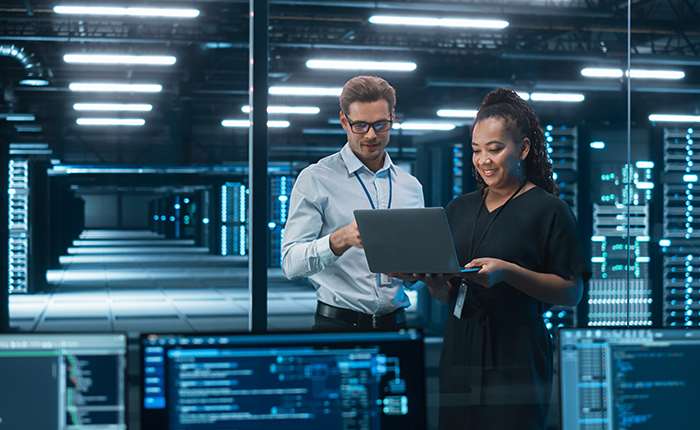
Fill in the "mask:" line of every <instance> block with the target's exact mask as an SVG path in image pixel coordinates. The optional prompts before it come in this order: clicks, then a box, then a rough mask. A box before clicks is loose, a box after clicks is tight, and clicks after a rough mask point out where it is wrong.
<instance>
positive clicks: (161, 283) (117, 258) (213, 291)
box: [10, 230, 316, 332]
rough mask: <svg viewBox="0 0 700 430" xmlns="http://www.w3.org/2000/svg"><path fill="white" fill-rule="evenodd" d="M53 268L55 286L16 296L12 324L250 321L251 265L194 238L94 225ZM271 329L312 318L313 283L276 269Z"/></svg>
mask: <svg viewBox="0 0 700 430" xmlns="http://www.w3.org/2000/svg"><path fill="white" fill-rule="evenodd" d="M60 262H61V269H60V270H50V271H49V272H48V273H47V280H48V281H49V283H50V285H52V286H53V291H52V292H50V293H46V294H32V295H13V296H12V297H11V298H10V318H11V325H12V326H13V327H17V328H18V329H19V330H20V331H38V332H47V331H96V332H112V331H115V332H168V331H170V332H172V331H178V332H192V331H198V332H203V331H222V330H226V331H240V330H247V327H248V279H247V277H248V266H247V260H246V259H245V258H244V257H237V256H225V257H222V256H217V255H212V254H209V253H208V250H207V249H206V248H202V247H196V246H194V242H193V241H192V240H173V239H165V238H163V237H162V236H159V235H157V234H155V233H153V232H149V231H109V230H92V231H85V232H83V233H82V235H81V237H80V239H79V240H76V241H74V242H73V247H71V248H69V251H68V255H66V256H62V257H61V259H60ZM268 277H269V282H268V312H269V320H268V321H269V323H268V324H269V329H270V330H279V329H284V330H305V329H308V328H309V327H311V325H312V324H313V312H314V310H315V306H316V299H315V296H314V290H313V288H312V287H311V286H310V285H309V284H308V283H306V281H303V282H291V281H288V280H287V279H286V278H285V277H284V275H283V274H282V271H281V270H280V269H270V271H269V274H268Z"/></svg>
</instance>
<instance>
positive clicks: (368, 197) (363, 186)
mask: <svg viewBox="0 0 700 430" xmlns="http://www.w3.org/2000/svg"><path fill="white" fill-rule="evenodd" d="M386 172H387V174H388V175H389V204H388V205H387V207H386V208H387V209H391V196H392V193H393V190H392V184H391V170H387V171H386ZM355 177H356V178H357V180H358V181H360V185H362V189H363V190H365V194H366V195H367V199H368V200H369V204H370V206H372V209H376V208H375V207H374V202H373V201H372V196H370V195H369V191H367V187H365V183H364V182H362V179H361V178H360V175H358V174H357V172H355Z"/></svg>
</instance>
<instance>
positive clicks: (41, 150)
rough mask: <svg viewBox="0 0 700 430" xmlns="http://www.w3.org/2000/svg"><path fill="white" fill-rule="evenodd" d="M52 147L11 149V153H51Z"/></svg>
mask: <svg viewBox="0 0 700 430" xmlns="http://www.w3.org/2000/svg"><path fill="white" fill-rule="evenodd" d="M52 153H53V150H52V149H10V155H30V154H31V155H50V154H52Z"/></svg>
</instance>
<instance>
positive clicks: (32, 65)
mask: <svg viewBox="0 0 700 430" xmlns="http://www.w3.org/2000/svg"><path fill="white" fill-rule="evenodd" d="M0 56H2V57H12V58H14V59H15V60H17V61H19V62H20V63H21V64H22V67H23V68H24V69H25V70H26V71H27V77H29V78H44V77H45V74H46V73H45V71H44V67H43V66H42V65H41V63H40V62H38V61H37V60H36V59H35V58H34V54H27V53H26V52H25V51H24V48H20V47H17V46H15V45H0Z"/></svg>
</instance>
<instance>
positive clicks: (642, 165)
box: [635, 161, 654, 169]
mask: <svg viewBox="0 0 700 430" xmlns="http://www.w3.org/2000/svg"><path fill="white" fill-rule="evenodd" d="M635 166H637V169H653V168H654V162H653V161H637V162H636V163H635Z"/></svg>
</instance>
